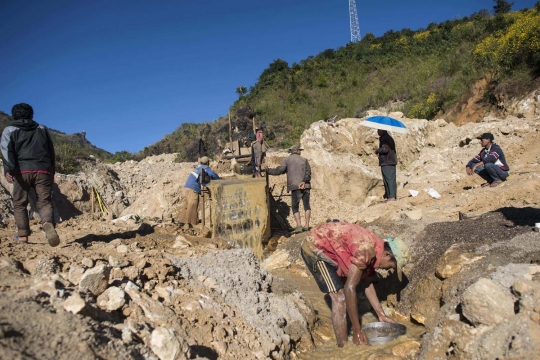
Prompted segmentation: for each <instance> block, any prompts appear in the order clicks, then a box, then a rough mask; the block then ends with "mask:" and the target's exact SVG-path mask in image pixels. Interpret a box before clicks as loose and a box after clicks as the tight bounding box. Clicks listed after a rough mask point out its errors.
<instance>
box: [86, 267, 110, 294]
mask: <svg viewBox="0 0 540 360" xmlns="http://www.w3.org/2000/svg"><path fill="white" fill-rule="evenodd" d="M110 272H111V267H110V266H108V265H105V264H98V265H97V266H95V267H93V268H91V269H88V270H86V271H85V272H84V274H83V276H82V277H81V281H80V282H79V289H80V290H83V291H84V290H89V291H90V292H91V293H92V294H94V295H95V296H98V295H100V294H101V293H102V292H104V291H105V290H106V289H107V286H108V283H109V275H110Z"/></svg>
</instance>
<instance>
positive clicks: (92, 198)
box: [90, 186, 94, 220]
mask: <svg viewBox="0 0 540 360" xmlns="http://www.w3.org/2000/svg"><path fill="white" fill-rule="evenodd" d="M90 189H91V190H90V202H91V203H92V220H94V187H93V186H92V187H91V188H90Z"/></svg>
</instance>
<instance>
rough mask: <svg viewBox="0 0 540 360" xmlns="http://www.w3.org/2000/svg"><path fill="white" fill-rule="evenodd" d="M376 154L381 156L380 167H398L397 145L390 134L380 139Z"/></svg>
mask: <svg viewBox="0 0 540 360" xmlns="http://www.w3.org/2000/svg"><path fill="white" fill-rule="evenodd" d="M375 153H376V154H378V155H379V166H387V165H397V155H396V143H395V142H394V139H393V138H392V137H391V136H390V135H389V134H388V133H386V134H384V135H383V136H381V137H380V138H379V148H378V149H377V150H376V151H375Z"/></svg>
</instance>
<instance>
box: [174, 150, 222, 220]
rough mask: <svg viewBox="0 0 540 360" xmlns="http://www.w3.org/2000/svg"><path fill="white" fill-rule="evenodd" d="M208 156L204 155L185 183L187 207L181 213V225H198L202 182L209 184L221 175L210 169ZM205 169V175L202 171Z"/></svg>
mask: <svg viewBox="0 0 540 360" xmlns="http://www.w3.org/2000/svg"><path fill="white" fill-rule="evenodd" d="M209 162H210V160H209V159H208V157H206V156H203V157H202V158H201V159H200V160H199V165H197V167H196V168H195V169H193V171H192V172H191V173H190V174H189V176H188V178H187V180H186V184H185V185H184V196H185V197H186V202H187V204H186V207H185V208H184V210H183V211H182V215H180V223H179V225H180V226H183V225H184V224H190V225H197V224H198V223H199V212H198V209H197V208H198V206H199V194H200V193H201V183H202V184H203V185H206V184H208V182H209V181H210V179H212V180H217V179H219V176H218V175H217V174H216V173H214V172H213V171H212V169H210V167H209V166H208V163H209ZM203 170H204V176H203V175H202V172H203ZM201 176H203V178H201Z"/></svg>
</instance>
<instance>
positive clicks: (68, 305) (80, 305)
mask: <svg viewBox="0 0 540 360" xmlns="http://www.w3.org/2000/svg"><path fill="white" fill-rule="evenodd" d="M63 307H64V309H65V310H66V311H69V312H71V313H73V314H78V313H80V312H81V311H83V310H84V308H85V307H86V303H85V302H84V300H83V299H82V298H81V296H80V295H79V293H78V292H74V293H73V295H71V296H70V297H69V298H68V299H67V300H66V301H64V304H63Z"/></svg>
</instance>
